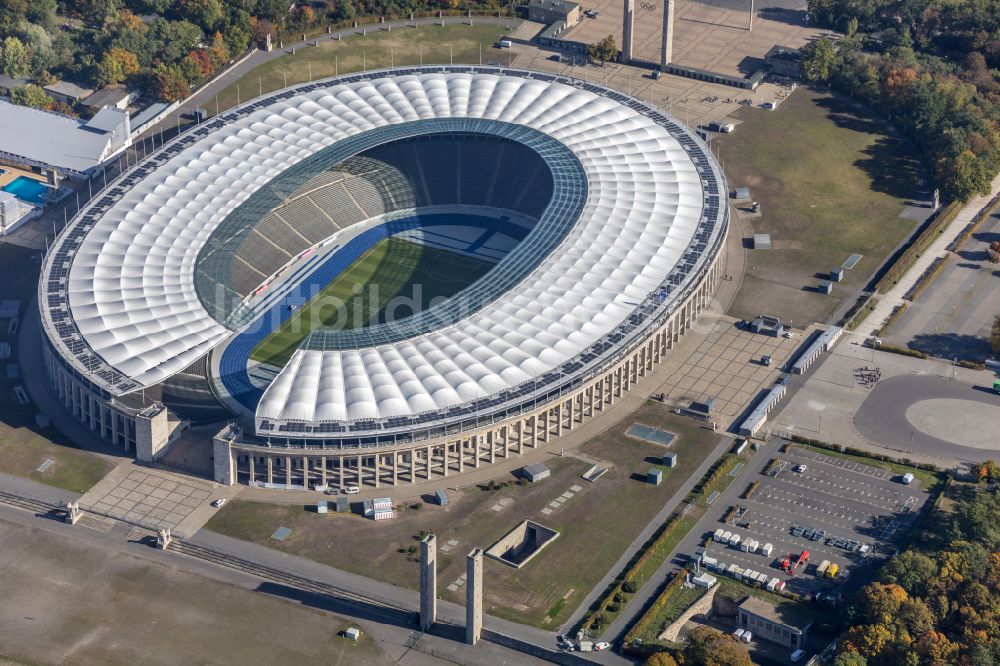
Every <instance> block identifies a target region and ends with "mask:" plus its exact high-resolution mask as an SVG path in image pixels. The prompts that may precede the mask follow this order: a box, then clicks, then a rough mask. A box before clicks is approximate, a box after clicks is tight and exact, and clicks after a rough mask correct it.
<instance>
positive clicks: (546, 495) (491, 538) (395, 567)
mask: <svg viewBox="0 0 1000 666" xmlns="http://www.w3.org/2000/svg"><path fill="white" fill-rule="evenodd" d="M634 422H640V423H644V424H647V425H650V426H653V427H660V428H663V429H665V430H669V431H671V432H674V433H676V434H677V435H678V437H677V440H676V443H675V444H674V445H673V447H672V449H673V450H675V451H677V452H678V465H677V467H675V468H672V469H669V470H668V469H666V468H664V469H665V471H664V479H663V483H662V484H661V485H660V486H652V485H649V484H647V483H645V481H644V479H645V474H646V470H647V469H648V468H649V467H650V466H654V465H656V464H658V461H659V460H661V457H662V452H663V451H664V449H663V448H662V447H659V446H656V445H654V444H648V443H644V442H639V441H636V440H633V439H629V438H627V437H625V430H626V429H627V428H628V427H629V426H630V425H631V424H632V423H634ZM717 442H718V436H717V435H716V434H715V433H713V432H712V431H711V430H710V429H705V428H700V427H698V425H696V424H693V423H691V422H690V421H689V420H685V419H681V418H679V417H676V416H674V415H672V414H670V412H669V410H668V408H666V407H664V406H663V405H661V404H660V403H651V404H647V405H644V406H643V407H641V408H640V409H639V410H637V411H636V412H635V413H634V414H633V415H632V416H630V417H629V418H627V419H625V420H623V421H622V422H621V423H619V424H617V425H615V426H613V427H612V428H610V429H609V430H608V431H606V432H605V433H603V434H601V435H598V436H597V437H595V438H593V439H592V440H590V441H589V442H587V443H586V444H584V445H583V446H582V447H581V448H580V452H581V453H583V454H585V455H587V456H589V457H592V458H596V459H599V460H601V461H604V464H606V465H608V467H609V471H608V472H607V474H605V475H604V476H602V477H601V478H600V479H598V480H597V481H595V482H594V483H588V482H587V481H584V480H583V479H581V478H580V474H582V473H583V472H584V471H586V470H587V469H588V468H589V467H590V464H589V463H588V462H585V461H583V460H580V459H578V458H572V457H568V456H567V457H559V456H553V457H552V458H550V459H549V460H548V461H547V462H546V464H547V465H549V467H550V469H551V470H552V476H551V477H550V478H549V479H546V480H545V481H542V482H540V483H538V484H534V485H529V486H517V485H513V484H511V485H510V486H508V487H505V488H501V489H499V490H488V489H485V488H484V487H467V488H464V489H461V490H454V491H449V505H448V506H446V507H439V506H436V505H430V504H424V505H423V506H422V507H421V508H420V509H419V510H416V509H412V508H408V509H403V510H401V511H400V512H399V513H398V514H397V517H396V518H395V519H394V520H391V521H383V522H379V523H373V522H372V521H369V520H365V519H362V518H359V517H357V516H353V515H352V516H344V515H326V516H320V515H318V514H315V513H311V512H307V511H304V510H303V507H301V506H280V505H270V504H262V503H252V502H242V501H238V500H237V501H235V502H231V503H229V504H228V505H227V506H226V507H225V508H224V509H222V510H221V511H219V512H218V513H217V514H216V515H215V517H213V518H212V520H211V521H209V523H208V525H207V527H208V529H211V530H214V531H217V532H221V533H223V534H228V535H229V536H233V537H236V538H240V539H246V540H249V541H253V542H255V543H261V544H264V545H267V546H269V547H272V548H277V549H278V550H283V551H286V552H290V553H295V554H298V555H302V556H304V557H308V558H311V559H314V560H317V561H320V562H324V563H326V564H330V565H332V566H335V567H338V568H342V569H345V570H347V571H352V572H355V573H358V574H361V575H365V576H371V577H375V578H379V579H380V580H385V581H387V582H391V583H395V584H398V585H404V586H407V587H410V588H413V589H416V587H417V585H418V571H417V561H416V559H414V556H413V555H411V554H410V553H408V552H407V551H408V549H409V547H410V546H416V545H417V543H418V536H419V534H420V532H421V531H422V530H426V531H428V532H432V533H434V534H436V535H437V537H438V544H439V546H438V578H439V581H440V583H441V585H440V593H441V595H442V597H443V598H445V599H447V600H449V601H454V602H458V603H464V594H465V590H464V588H462V587H459V588H457V589H456V590H449V589H448V586H449V585H451V584H452V583H454V582H455V581H456V580H457V579H458V578H459V577H460V576H461V575H462V574H463V573H464V572H465V554H466V553H467V552H468V551H469V550H471V549H472V548H473V547H476V546H478V547H482V548H488V547H489V546H491V545H493V543H494V542H495V541H496V540H497V539H499V538H500V537H501V536H503V535H504V534H506V533H507V531H509V530H510V529H511V528H512V527H514V526H515V525H516V524H517V523H519V522H521V521H522V520H525V519H529V518H530V519H531V520H534V521H537V522H538V523H540V524H542V525H545V526H546V527H550V528H553V529H555V530H557V531H559V532H560V536H559V538H558V539H556V540H555V541H553V542H552V543H551V544H549V545H548V546H546V547H545V548H544V549H543V550H542V551H541V552H540V553H539V554H538V555H536V556H535V557H534V559H532V560H531V562H529V563H528V564H527V565H526V566H525V567H524V568H522V569H521V570H515V569H514V568H512V567H509V566H507V565H505V564H502V563H500V562H497V561H496V560H493V559H491V558H487V559H486V560H485V562H484V567H485V575H486V580H487V581H488V583H487V584H486V586H485V589H484V595H485V599H484V601H485V604H484V606H485V609H486V611H487V612H488V613H490V614H492V615H496V616H499V617H504V618H508V619H511V620H514V621H517V622H522V623H526V624H533V625H537V626H541V627H555V626H558V625H559V624H560V623H562V622H563V621H564V620H565V619H566V618H567V617H568V616H569V614H570V613H571V612H572V611H573V610H574V609H575V608H576V607H577V605H579V603H580V601H581V600H582V599H583V597H584V595H586V594H587V592H588V591H589V590H590V589H591V588H593V586H594V585H596V584H597V583H598V582H599V581H600V579H601V577H603V576H604V575H605V574H606V573H607V572H608V571H609V570H610V569H611V567H612V566H613V564H614V562H615V560H616V559H617V558H618V557H619V555H620V554H621V553H622V552H623V551H624V549H625V548H626V547H627V546H628V545H629V544H631V542H632V541H633V540H634V539H635V538H636V536H637V535H638V534H639V532H640V531H641V530H642V529H643V527H645V526H646V525H647V524H648V523H649V521H650V520H652V518H653V517H654V516H655V515H656V513H657V512H658V511H659V510H660V509H661V508H662V507H663V505H664V503H665V502H666V501H667V500H668V499H669V498H670V497H672V496H673V494H674V493H675V492H676V490H677V488H679V486H680V485H681V484H682V483H683V482H684V480H685V479H686V478H687V477H688V476H689V475H690V474H691V473H692V471H693V470H694V469H695V468H696V467H697V466H698V465H699V464H700V463H701V461H702V460H703V459H704V458H705V456H707V455H708V453H709V452H710V451H711V450H712V449H713V448H714V446H715V444H716V443H717ZM573 486H579V487H580V488H581V490H579V491H578V492H576V493H575V494H574V495H573V497H571V498H570V499H568V500H566V501H565V502H563V503H562V506H560V507H559V508H558V509H555V510H553V511H552V512H551V513H550V514H548V515H546V514H543V513H541V510H542V509H544V508H547V507H548V506H549V505H550V503H551V502H553V501H554V500H555V499H556V498H558V497H560V496H561V495H562V494H563V493H565V492H567V491H569V490H570V489H571V488H572V487H573ZM504 499H510V500H512V502H511V503H510V504H508V505H507V506H502V505H501V504H500V500H504ZM494 507H498V508H499V509H500V510H499V511H497V510H494ZM280 526H285V527H290V528H292V534H291V535H290V536H289V537H287V538H286V539H285V540H284V541H281V542H277V541H273V540H271V539H270V535H271V534H272V533H273V532H274V530H275V529H276V528H278V527H280ZM451 540H454V541H456V542H457V543H456V544H454V545H453V546H452V547H451V548H450V552H442V546H444V545H446V544H448V542H449V541H451Z"/></svg>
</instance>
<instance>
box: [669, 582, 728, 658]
mask: <svg viewBox="0 0 1000 666" xmlns="http://www.w3.org/2000/svg"><path fill="white" fill-rule="evenodd" d="M718 591H719V586H718V584H716V585H715V586H713V587H712V589H711V590H709V591H708V592H707V593H706V594H705V595H704V596H703V597H702V598H701V599H699V600H698V601H696V602H694V603H693V604H691V606H690V607H689V608H688V609H687V610H686V611H684V612H683V613H681V615H680V617H678V618H677V619H676V620H674V621H673V622H671V623H670V625H669V626H667V628H666V629H664V630H663V633H662V634H660V635H659V636H657V638H659V639H660V640H661V641H670V642H671V643H676V642H677V636H678V635H680V633H681V627H683V626H684V625H685V624H687V621H688V620H690V619H691V618H693V617H694V616H695V615H707V614H708V613H709V612H711V610H712V601H713V600H714V599H715V593H716V592H718Z"/></svg>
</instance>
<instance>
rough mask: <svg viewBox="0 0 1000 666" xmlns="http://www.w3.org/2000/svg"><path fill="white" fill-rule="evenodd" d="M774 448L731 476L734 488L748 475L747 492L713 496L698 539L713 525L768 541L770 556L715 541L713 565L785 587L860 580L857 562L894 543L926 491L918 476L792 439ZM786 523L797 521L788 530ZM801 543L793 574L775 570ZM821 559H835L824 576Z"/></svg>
mask: <svg viewBox="0 0 1000 666" xmlns="http://www.w3.org/2000/svg"><path fill="white" fill-rule="evenodd" d="M774 451H775V454H772V455H770V456H763V457H765V458H767V459H766V460H763V461H761V462H762V464H760V465H758V466H755V467H757V468H758V471H757V472H756V473H754V474H752V475H749V476H747V475H745V476H744V478H742V479H741V481H740V482H739V483H738V484H734V485H735V486H738V493H739V494H740V495H742V494H744V493H745V492H746V490H747V488H748V487H749V486H750V485H751V484H753V483H754V482H756V483H757V486H756V487H755V489H754V491H753V492H752V494H751V496H750V498H749V499H738V498H735V497H734V499H732V500H731V501H729V502H726V503H720V504H721V505H720V506H719V507H718V510H717V511H716V512H715V514H714V518H715V520H716V521H717V522H715V523H708V524H703V525H704V532H700V535H701V536H702V538H703V539H704V538H706V537H709V536H711V533H712V532H714V531H715V529H716V528H718V527H721V528H723V529H725V530H728V531H732V532H734V533H736V534H739V535H740V537H741V539H742V541H743V542H745V541H747V540H748V539H752V540H755V541H758V542H759V543H760V545H761V546H763V545H764V544H765V543H770V544H772V546H773V550H772V552H771V554H770V556H765V555H763V554H760V552H759V551H758V552H757V553H748V552H743V551H742V550H740V549H739V548H738V547H733V546H727V545H723V544H721V543H718V542H715V541H713V542H712V543H711V544H710V545H709V546H708V548H707V549H706V550H707V554H708V555H709V556H711V557H714V558H716V559H717V560H718V562H719V564H720V568H721V565H722V564H725V565H726V567H728V566H729V565H731V564H735V565H737V566H738V567H740V568H743V569H748V568H749V569H752V570H754V571H758V572H761V573H766V574H767V575H768V577H771V578H773V577H777V578H779V579H780V580H782V581H784V582H785V584H786V590H788V591H791V592H795V593H798V594H807V593H814V592H816V591H819V590H824V591H826V590H829V591H834V592H835V591H837V590H838V589H839V588H840V587H842V586H845V585H850V586H851V587H852V588H853V587H857V586H859V585H861V584H863V583H864V581H865V579H866V578H867V576H865V575H864V571H863V569H868V568H869V567H868V565H871V564H874V563H875V562H876V561H879V560H881V559H883V558H884V557H886V556H887V555H888V554H889V553H891V552H893V551H894V550H895V545H894V542H896V541H897V540H898V539H899V537H900V536H901V535H902V533H904V532H905V531H906V530H907V529H908V528H909V527H910V526H911V525H912V523H913V521H914V520H915V519H916V517H917V515H919V513H920V510H921V508H922V507H923V505H924V503H925V502H926V501H927V498H928V490H929V489H927V488H923V487H921V485H920V481H919V480H915V481H914V482H913V483H912V484H911V485H904V484H903V483H901V482H900V480H899V479H898V478H897V476H896V475H894V474H893V473H891V472H889V471H886V470H884V469H881V468H878V467H872V466H869V465H865V464H863V463H859V462H854V461H850V460H846V459H843V458H838V457H835V456H832V455H825V454H822V453H818V452H815V451H812V450H808V449H803V448H799V447H795V448H792V449H791V450H790V451H788V452H787V453H777V449H774ZM771 460H776V461H777V462H776V463H771V462H770V461H771ZM800 466H803V467H800ZM797 469H801V471H796V470H797ZM733 506H736V507H738V510H737V512H736V515H735V516H734V517H732V518H730V520H729V523H728V524H725V523H723V522H722V521H723V519H724V518H725V517H726V514H727V513H729V510H730V508H731V507H733ZM794 526H800V528H801V529H796V530H794V533H793V527H794ZM699 527H701V526H699ZM813 532H817V534H810V533H813ZM803 551H809V559H808V562H807V564H806V565H805V567H802V566H799V567H798V568H797V569H796V571H795V573H794V575H789V574H787V573H785V572H783V571H782V570H781V561H782V560H783V559H784V558H785V557H786V556H789V555H790V556H791V561H792V562H794V561H796V559H797V558H798V556H799V554H801V553H802V552H803ZM824 560H827V561H829V562H830V563H834V564H836V565H837V566H838V567H839V572H838V574H837V575H836V576H835V577H834V578H832V579H830V578H824V577H822V576H820V575H818V572H817V569H818V567H819V565H820V564H821V563H822V562H823V561H824ZM859 568H860V569H862V571H859ZM859 574H860V575H859Z"/></svg>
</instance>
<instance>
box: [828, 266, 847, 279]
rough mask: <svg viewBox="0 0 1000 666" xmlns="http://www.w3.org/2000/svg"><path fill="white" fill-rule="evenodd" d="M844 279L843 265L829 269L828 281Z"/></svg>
mask: <svg viewBox="0 0 1000 666" xmlns="http://www.w3.org/2000/svg"><path fill="white" fill-rule="evenodd" d="M843 281H844V268H843V266H837V267H836V268H831V269H830V282H843Z"/></svg>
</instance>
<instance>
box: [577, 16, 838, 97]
mask: <svg viewBox="0 0 1000 666" xmlns="http://www.w3.org/2000/svg"><path fill="white" fill-rule="evenodd" d="M665 4H666V3H665V2H663V1H662V0H656V1H652V2H641V1H637V2H636V14H635V44H634V47H633V48H634V53H635V58H636V59H637V60H645V61H647V62H654V63H659V62H660V41H661V26H662V25H663V7H664V5H665ZM739 4H740V5H741V6H739V7H736V6H735V5H734V4H731V5H729V6H713V5H709V4H705V3H702V2H687V1H685V0H681V1H679V2H677V4H676V6H675V9H674V17H675V27H674V46H673V60H672V62H673V63H675V64H678V65H684V66H687V67H696V68H698V69H704V70H708V71H711V72H718V73H720V74H728V75H730V76H749V75H750V74H752V73H754V72H755V71H757V70H758V69H760V68H761V67H762V66H763V64H764V55H765V54H766V53H767V52H768V51H769V50H770V49H771V47H773V46H789V47H792V48H798V47H800V46H802V45H804V44H806V43H807V42H810V41H812V40H814V39H816V38H817V37H818V36H820V35H822V34H824V33H825V32H827V31H826V30H822V29H820V28H818V27H816V26H810V25H808V24H807V23H806V20H805V19H806V11H805V5H806V3H805V2H788V3H785V4H787V5H788V6H787V7H777V6H766V5H775V4H776V3H773V2H771V3H767V2H765V3H759V4H758V8H757V12H756V16H755V17H754V21H753V29H752V30H748V29H747V28H748V26H749V22H750V13H749V11H748V9H749V2H746V3H739ZM761 4H763V5H765V6H763V7H761V6H760V5H761ZM584 7H585V8H587V9H596V10H598V11H600V13H601V14H600V17H599V18H597V19H589V18H583V19H581V20H580V22H579V23H578V24H577V25H576V26H574V27H573V28H572V29H570V30H568V31H567V32H565V33H564V34H563V35H562V38H563V39H571V40H575V41H579V42H584V43H586V44H592V43H594V42H597V41H600V40H601V39H604V38H605V37H607V36H608V35H613V36H614V38H615V43H616V44H618V45H619V47H620V46H621V44H622V23H623V21H622V16H623V14H624V3H623V2H622V0H591V1H590V2H587V3H586V4H585V5H584ZM740 92H744V91H734V92H733V94H734V95H736V94H739V93H740Z"/></svg>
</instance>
